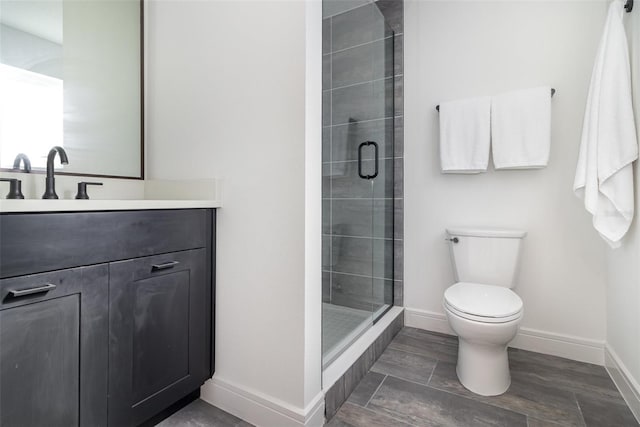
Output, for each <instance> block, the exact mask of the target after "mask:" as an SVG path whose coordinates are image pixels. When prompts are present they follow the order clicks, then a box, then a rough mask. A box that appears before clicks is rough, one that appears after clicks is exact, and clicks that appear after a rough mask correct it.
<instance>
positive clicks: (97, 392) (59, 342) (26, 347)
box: [0, 264, 108, 427]
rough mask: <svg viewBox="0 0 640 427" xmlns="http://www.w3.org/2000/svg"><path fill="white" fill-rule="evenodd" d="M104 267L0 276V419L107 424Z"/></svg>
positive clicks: (28, 422) (16, 423)
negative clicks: (8, 276) (8, 277)
mask: <svg viewBox="0 0 640 427" xmlns="http://www.w3.org/2000/svg"><path fill="white" fill-rule="evenodd" d="M107 295H108V266H107V265H106V264H104V265H98V266H93V267H82V268H74V269H70V270H61V271H56V272H51V273H42V274H34V275H29V276H22V277H17V278H11V279H3V280H0V425H2V426H3V427H9V426H19V427H26V426H65V427H66V426H74V425H75V426H77V425H86V426H104V425H106V423H107V368H108V365H107V356H108V354H107V348H106V344H107V341H108V312H107V310H108V305H107Z"/></svg>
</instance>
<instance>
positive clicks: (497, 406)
mask: <svg viewBox="0 0 640 427" xmlns="http://www.w3.org/2000/svg"><path fill="white" fill-rule="evenodd" d="M425 387H429V388H431V389H433V390H438V391H440V392H443V393H447V394H449V395H451V396H457V397H459V398H462V399H466V400H469V401H471V402H476V403H480V404H482V405H486V406H491V407H492V408H498V409H502V410H504V411H509V412H513V413H514V414H520V415H523V416H524V417H528V416H530V414H529V413H523V412H519V411H516V410H515V409H512V408H507V407H505V406H500V404H497V403H494V402H492V401H483V400H480V399H477V398H476V397H475V396H465V395H464V394H460V393H456V392H455V391H450V390H445V389H443V388H439V387H435V386H432V385H428V386H425ZM540 419H541V420H543V421H551V420H549V419H547V418H540ZM554 422H555V421H554Z"/></svg>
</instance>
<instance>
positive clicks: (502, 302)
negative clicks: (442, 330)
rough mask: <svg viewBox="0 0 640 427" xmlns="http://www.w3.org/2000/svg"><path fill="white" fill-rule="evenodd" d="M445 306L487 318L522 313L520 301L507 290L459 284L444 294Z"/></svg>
mask: <svg viewBox="0 0 640 427" xmlns="http://www.w3.org/2000/svg"><path fill="white" fill-rule="evenodd" d="M444 300H445V303H446V304H447V305H449V306H450V307H451V308H454V309H455V310H456V311H459V312H462V313H468V314H471V315H473V316H479V317H488V318H500V319H501V318H505V317H510V316H513V315H515V314H518V313H520V311H522V300H521V299H520V297H519V296H518V295H517V294H516V293H515V292H513V291H512V290H511V289H509V288H503V287H501V286H493V285H483V284H481V283H471V282H459V283H456V284H455V285H453V286H450V287H449V288H448V289H447V290H446V291H445V292H444Z"/></svg>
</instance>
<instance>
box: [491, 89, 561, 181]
mask: <svg viewBox="0 0 640 427" xmlns="http://www.w3.org/2000/svg"><path fill="white" fill-rule="evenodd" d="M491 144H492V146H493V148H492V149H493V164H494V166H495V168H496V169H538V168H544V167H545V166H547V163H548V162H549V147H550V145H551V87H540V88H535V89H524V90H518V91H513V92H509V93H505V94H502V95H497V96H494V97H493V99H492V100H491Z"/></svg>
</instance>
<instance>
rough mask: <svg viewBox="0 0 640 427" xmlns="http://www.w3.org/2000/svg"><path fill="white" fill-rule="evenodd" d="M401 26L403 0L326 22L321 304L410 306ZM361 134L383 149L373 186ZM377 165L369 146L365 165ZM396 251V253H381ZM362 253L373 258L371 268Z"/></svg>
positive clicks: (367, 7)
mask: <svg viewBox="0 0 640 427" xmlns="http://www.w3.org/2000/svg"><path fill="white" fill-rule="evenodd" d="M383 16H384V19H383ZM384 22H386V25H384ZM372 24H373V25H372ZM403 30H404V29H403V0H378V1H377V2H374V3H369V4H365V5H363V6H360V7H357V8H354V9H351V10H347V11H346V12H343V13H340V14H337V15H334V16H330V17H327V18H325V19H324V20H323V26H322V31H323V47H322V50H323V61H322V67H323V81H322V83H323V134H322V144H323V151H322V161H323V168H322V170H323V191H322V197H323V201H322V202H323V203H322V210H323V224H322V233H323V240H322V241H323V264H322V265H323V292H322V295H323V301H324V302H331V303H333V304H339V305H344V306H347V307H352V308H359V309H364V308H368V309H370V308H371V305H372V304H374V306H375V302H376V301H380V298H382V297H385V300H386V301H390V299H391V294H392V293H393V300H394V305H398V306H402V305H403V304H404V301H403V296H404V289H403V279H402V278H403V267H404V265H403V252H404V251H403V237H404V220H403V213H404V203H403V198H404V186H403V181H402V180H403V177H404V173H403V155H404V117H403V110H404V107H403V103H404V97H403V93H404V85H403V72H404V67H403V53H404V45H403V43H404V37H403ZM392 35H393V38H391V36H392ZM363 141H376V142H378V144H379V147H380V153H379V157H380V159H381V161H380V164H379V168H380V177H382V179H376V180H375V181H374V184H373V185H371V183H370V181H366V180H362V179H360V178H359V177H358V174H357V170H358V161H357V159H358V145H359V144H360V143H361V142H363ZM373 163H374V162H373V157H372V152H371V151H366V150H365V152H363V162H362V167H363V170H369V168H372V167H373ZM391 171H393V172H391ZM387 172H389V173H387ZM390 194H393V197H392V198H391V197H390V196H389V195H390ZM392 217H393V220H391V218H392ZM391 248H393V253H394V256H393V259H391V258H390V257H388V258H389V259H388V260H382V259H380V260H376V259H375V256H377V255H378V254H382V253H385V254H390V253H391ZM363 255H364V256H367V255H373V256H374V258H373V259H374V262H373V266H372V268H369V267H368V266H367V265H366V262H365V261H363V260H362V258H363ZM372 283H373V287H374V290H373V292H372V290H371V284H372ZM392 283H393V286H392V285H391V284H392Z"/></svg>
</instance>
